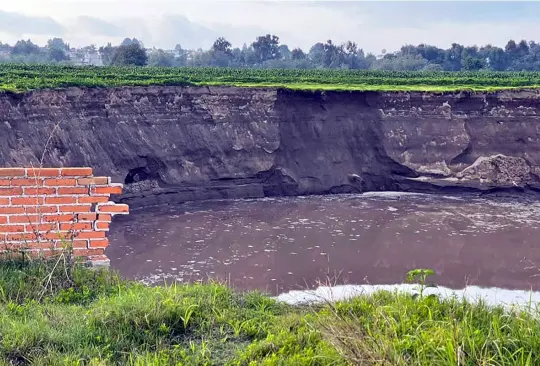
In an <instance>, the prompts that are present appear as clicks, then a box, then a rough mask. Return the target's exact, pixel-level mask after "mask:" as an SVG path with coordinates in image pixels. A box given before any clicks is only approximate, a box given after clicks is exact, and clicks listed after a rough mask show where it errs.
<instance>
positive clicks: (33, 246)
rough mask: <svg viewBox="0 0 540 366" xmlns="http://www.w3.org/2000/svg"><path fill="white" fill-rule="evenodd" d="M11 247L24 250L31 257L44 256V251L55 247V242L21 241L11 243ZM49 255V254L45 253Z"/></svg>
mask: <svg viewBox="0 0 540 366" xmlns="http://www.w3.org/2000/svg"><path fill="white" fill-rule="evenodd" d="M9 247H10V248H11V249H16V250H18V251H24V252H25V253H26V254H29V255H31V257H38V256H42V255H44V254H45V253H43V251H49V250H50V249H51V248H52V247H53V243H50V242H41V243H40V242H37V241H25V242H21V243H12V244H9ZM44 256H45V257H47V256H48V255H44ZM49 256H50V255H49Z"/></svg>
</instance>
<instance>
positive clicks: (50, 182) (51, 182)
mask: <svg viewBox="0 0 540 366" xmlns="http://www.w3.org/2000/svg"><path fill="white" fill-rule="evenodd" d="M45 185H46V186H54V187H63V186H76V185H77V180H76V179H46V180H45Z"/></svg>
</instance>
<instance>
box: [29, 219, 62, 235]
mask: <svg viewBox="0 0 540 366" xmlns="http://www.w3.org/2000/svg"><path fill="white" fill-rule="evenodd" d="M51 231H55V232H56V231H58V224H57V223H56V222H45V223H42V222H39V223H37V224H27V225H26V232H28V233H50V232H51Z"/></svg>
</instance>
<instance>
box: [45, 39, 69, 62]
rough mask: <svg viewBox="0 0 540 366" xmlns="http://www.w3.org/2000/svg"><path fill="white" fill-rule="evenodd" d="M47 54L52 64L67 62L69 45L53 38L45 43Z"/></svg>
mask: <svg viewBox="0 0 540 366" xmlns="http://www.w3.org/2000/svg"><path fill="white" fill-rule="evenodd" d="M46 48H47V53H48V56H49V59H50V60H51V61H54V62H60V61H67V60H69V55H68V51H69V45H68V44H66V43H65V42H64V41H63V40H62V38H53V39H49V40H48V41H47V47H46Z"/></svg>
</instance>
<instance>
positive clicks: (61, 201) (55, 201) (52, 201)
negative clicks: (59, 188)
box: [45, 197, 77, 205]
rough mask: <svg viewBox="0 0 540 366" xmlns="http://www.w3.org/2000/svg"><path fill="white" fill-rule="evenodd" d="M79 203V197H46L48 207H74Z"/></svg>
mask: <svg viewBox="0 0 540 366" xmlns="http://www.w3.org/2000/svg"><path fill="white" fill-rule="evenodd" d="M75 203H77V197H45V204H47V205H72V204H75Z"/></svg>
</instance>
